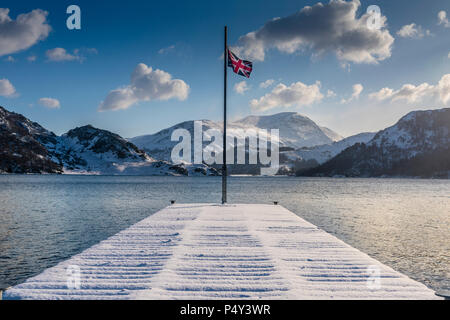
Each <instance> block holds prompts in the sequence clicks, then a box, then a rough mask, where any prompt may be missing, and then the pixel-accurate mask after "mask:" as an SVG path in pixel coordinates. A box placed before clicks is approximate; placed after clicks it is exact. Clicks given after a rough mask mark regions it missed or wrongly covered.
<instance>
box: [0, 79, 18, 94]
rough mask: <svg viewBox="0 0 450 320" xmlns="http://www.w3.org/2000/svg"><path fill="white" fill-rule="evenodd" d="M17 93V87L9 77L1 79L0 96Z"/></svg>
mask: <svg viewBox="0 0 450 320" xmlns="http://www.w3.org/2000/svg"><path fill="white" fill-rule="evenodd" d="M14 94H16V89H15V88H14V86H13V85H12V83H11V82H10V81H9V80H8V79H0V96H3V97H11V96H13V95H14Z"/></svg>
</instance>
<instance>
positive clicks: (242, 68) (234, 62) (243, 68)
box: [228, 49, 253, 78]
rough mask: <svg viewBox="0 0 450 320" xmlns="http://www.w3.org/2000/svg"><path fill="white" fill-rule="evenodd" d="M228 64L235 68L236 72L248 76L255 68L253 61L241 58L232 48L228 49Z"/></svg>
mask: <svg viewBox="0 0 450 320" xmlns="http://www.w3.org/2000/svg"><path fill="white" fill-rule="evenodd" d="M228 66H229V67H230V68H231V69H233V71H234V73H237V74H239V75H241V76H244V77H247V78H250V74H251V73H252V70H253V63H251V62H250V61H246V60H242V59H239V58H238V57H237V56H236V55H235V54H234V53H233V52H231V50H230V49H228Z"/></svg>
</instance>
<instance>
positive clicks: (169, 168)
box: [0, 107, 218, 175]
mask: <svg viewBox="0 0 450 320" xmlns="http://www.w3.org/2000/svg"><path fill="white" fill-rule="evenodd" d="M0 156H1V157H0V172H2V173H86V174H112V175H119V174H122V175H218V172H217V171H216V170H215V169H213V168H210V167H208V166H206V165H202V164H200V165H189V164H181V165H174V164H172V163H170V162H167V161H160V160H155V159H154V158H152V157H150V156H149V155H148V154H147V153H145V152H144V151H143V150H140V149H139V148H138V147H136V146H135V145H134V144H133V143H131V142H129V141H127V140H125V139H124V138H122V137H120V136H119V135H117V134H115V133H112V132H109V131H106V130H102V129H98V128H95V127H93V126H91V125H87V126H84V127H80V128H75V129H73V130H70V131H69V132H67V133H66V134H64V135H62V136H57V135H55V134H54V133H52V132H50V131H48V130H46V129H45V128H43V127H42V126H40V125H39V124H37V123H35V122H32V121H30V120H29V119H27V118H25V117H24V116H22V115H20V114H17V113H13V112H9V111H7V110H6V109H4V108H2V107H0Z"/></svg>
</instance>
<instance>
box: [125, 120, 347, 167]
mask: <svg viewBox="0 0 450 320" xmlns="http://www.w3.org/2000/svg"><path fill="white" fill-rule="evenodd" d="M202 124H203V131H204V132H205V131H207V130H209V129H215V130H218V131H223V123H221V122H214V121H210V120H202ZM176 129H186V130H188V131H189V132H190V134H191V137H192V139H194V121H186V122H182V123H179V124H177V125H175V126H172V127H170V128H167V129H164V130H161V131H159V132H157V133H155V134H150V135H144V136H139V137H135V138H131V139H129V140H130V141H131V142H132V143H134V144H135V145H137V146H138V147H139V148H141V149H144V150H145V151H146V152H148V153H149V154H150V155H151V156H153V157H155V158H158V159H163V160H166V161H169V160H170V158H171V151H172V148H173V147H174V146H175V145H176V144H177V143H178V142H177V141H175V142H174V141H171V136H172V133H173V131H174V130H176ZM259 129H266V130H268V132H269V135H270V129H279V130H280V139H279V143H280V147H282V148H283V147H284V148H289V149H297V148H302V147H312V146H316V145H323V144H328V143H333V142H334V141H337V140H340V139H342V137H341V136H340V135H339V134H337V133H335V132H333V131H332V130H330V129H328V128H325V127H320V126H318V125H317V124H315V123H314V122H313V121H312V120H311V119H309V118H307V117H305V116H302V115H300V114H298V113H295V112H284V113H278V114H275V115H271V116H249V117H246V118H244V119H241V120H238V121H234V122H230V123H228V124H227V133H228V135H229V136H233V137H237V138H244V136H245V133H246V132H245V131H247V133H249V132H250V133H251V132H253V133H254V134H255V133H256V132H258V130H259ZM270 139H271V137H270ZM227 140H228V139H227ZM206 145H211V142H209V141H207V142H204V146H206ZM211 148H213V149H215V150H217V151H221V150H222V145H220V144H218V145H215V144H214V143H213V144H212V146H211ZM228 148H232V146H231V142H230V143H228Z"/></svg>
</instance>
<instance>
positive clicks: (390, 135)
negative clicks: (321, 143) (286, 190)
mask: <svg viewBox="0 0 450 320" xmlns="http://www.w3.org/2000/svg"><path fill="white" fill-rule="evenodd" d="M300 175H305V176H336V175H338V176H346V177H382V176H399V177H402V176H408V177H410V176H416V177H423V178H433V177H437V178H449V177H450V108H443V109H436V110H419V111H412V112H410V113H408V114H407V115H405V116H403V117H402V118H401V119H400V120H399V121H398V122H397V123H396V124H394V125H393V126H391V127H388V128H386V129H384V130H380V131H379V132H378V133H377V134H376V135H375V136H374V137H373V139H371V140H370V141H369V142H368V143H357V144H354V145H353V146H351V147H349V148H347V149H345V150H344V151H342V152H341V153H339V154H338V155H336V156H335V157H334V158H332V159H330V160H328V161H327V162H325V163H324V164H322V165H320V166H318V167H316V168H313V169H309V170H306V171H305V172H301V173H300Z"/></svg>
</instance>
